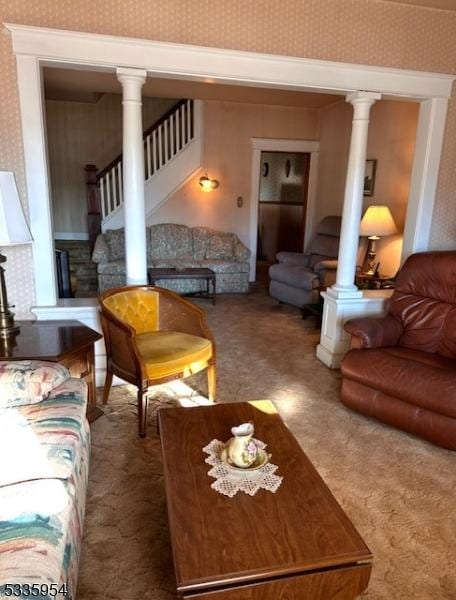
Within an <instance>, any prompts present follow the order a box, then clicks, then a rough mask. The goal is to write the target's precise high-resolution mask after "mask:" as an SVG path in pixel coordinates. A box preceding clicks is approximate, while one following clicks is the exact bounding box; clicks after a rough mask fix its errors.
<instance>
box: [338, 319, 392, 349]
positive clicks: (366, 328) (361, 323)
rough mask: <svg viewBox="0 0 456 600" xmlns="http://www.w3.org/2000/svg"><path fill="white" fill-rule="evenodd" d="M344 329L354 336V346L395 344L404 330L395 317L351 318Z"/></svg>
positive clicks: (369, 346) (373, 346)
mask: <svg viewBox="0 0 456 600" xmlns="http://www.w3.org/2000/svg"><path fill="white" fill-rule="evenodd" d="M344 329H345V331H346V332H347V333H349V334H350V335H351V336H353V337H352V348H381V347H384V346H395V345H396V344H397V342H398V340H399V338H400V336H401V334H402V332H403V327H402V324H401V322H400V321H399V320H398V319H396V317H393V315H386V317H380V318H372V317H365V318H360V319H351V320H350V321H347V322H346V323H345V325H344Z"/></svg>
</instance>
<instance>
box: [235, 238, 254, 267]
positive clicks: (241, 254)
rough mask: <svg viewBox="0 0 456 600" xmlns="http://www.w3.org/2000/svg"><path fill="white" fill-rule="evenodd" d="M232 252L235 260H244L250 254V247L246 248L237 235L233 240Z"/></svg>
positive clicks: (247, 258)
mask: <svg viewBox="0 0 456 600" xmlns="http://www.w3.org/2000/svg"><path fill="white" fill-rule="evenodd" d="M233 253H234V258H235V260H236V262H245V261H247V260H249V258H250V254H251V252H250V249H249V248H247V246H246V245H245V244H243V243H242V242H241V240H240V239H239V238H238V237H236V238H235V241H234V250H233Z"/></svg>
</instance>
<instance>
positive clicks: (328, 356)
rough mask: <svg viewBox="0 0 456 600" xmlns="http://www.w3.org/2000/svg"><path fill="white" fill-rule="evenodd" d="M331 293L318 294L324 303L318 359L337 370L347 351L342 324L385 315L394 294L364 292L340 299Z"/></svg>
mask: <svg viewBox="0 0 456 600" xmlns="http://www.w3.org/2000/svg"><path fill="white" fill-rule="evenodd" d="M330 291H331V290H330V289H329V290H328V291H327V292H322V293H321V295H322V296H323V298H324V301H325V302H324V305H323V318H322V323H321V338H320V343H319V344H318V346H317V358H319V359H320V360H321V361H322V362H323V363H324V364H325V365H326V366H327V367H329V368H331V369H338V368H339V367H340V362H341V360H342V358H343V357H344V356H345V354H346V353H347V351H348V349H349V347H350V336H349V335H348V333H347V332H346V331H345V330H344V323H346V322H347V321H348V320H349V319H354V318H356V317H365V316H370V317H374V316H381V315H384V314H385V312H386V310H387V305H388V300H389V299H390V297H391V294H392V293H393V290H364V291H363V292H362V294H360V296H359V297H354V298H340V297H337V296H335V295H334V294H331V293H330Z"/></svg>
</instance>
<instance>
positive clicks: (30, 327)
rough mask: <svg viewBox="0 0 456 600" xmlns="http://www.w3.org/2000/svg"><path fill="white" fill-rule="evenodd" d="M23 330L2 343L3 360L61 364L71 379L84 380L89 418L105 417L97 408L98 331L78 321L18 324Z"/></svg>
mask: <svg viewBox="0 0 456 600" xmlns="http://www.w3.org/2000/svg"><path fill="white" fill-rule="evenodd" d="M15 323H16V324H17V325H19V327H20V330H19V333H18V334H17V335H15V336H14V337H13V338H9V339H0V360H48V361H50V362H59V363H61V364H62V365H64V366H65V367H67V369H68V370H69V371H70V373H71V375H72V377H79V378H81V379H84V381H85V382H86V383H87V386H88V402H87V418H88V420H89V421H90V422H92V421H94V420H95V419H97V418H98V417H100V416H101V415H102V414H103V411H102V410H101V409H100V408H99V407H98V406H97V397H96V386H95V352H94V345H95V342H96V341H98V340H99V339H101V338H102V336H101V334H99V333H98V331H94V330H93V329H91V328H90V327H87V326H86V325H83V324H82V323H80V322H79V321H69V320H66V321H63V320H62V321H60V320H59V321H15Z"/></svg>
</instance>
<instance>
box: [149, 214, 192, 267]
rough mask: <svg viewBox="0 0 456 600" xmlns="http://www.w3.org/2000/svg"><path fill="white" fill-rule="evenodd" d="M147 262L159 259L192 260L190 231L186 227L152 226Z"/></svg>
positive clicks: (165, 224)
mask: <svg viewBox="0 0 456 600" xmlns="http://www.w3.org/2000/svg"><path fill="white" fill-rule="evenodd" d="M149 231H150V244H148V250H149V252H148V260H156V259H160V258H187V259H192V258H193V244H192V231H191V229H190V228H189V227H187V226H186V225H176V224H174V223H160V224H158V225H152V226H151V227H150V228H149Z"/></svg>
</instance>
